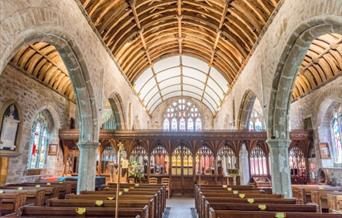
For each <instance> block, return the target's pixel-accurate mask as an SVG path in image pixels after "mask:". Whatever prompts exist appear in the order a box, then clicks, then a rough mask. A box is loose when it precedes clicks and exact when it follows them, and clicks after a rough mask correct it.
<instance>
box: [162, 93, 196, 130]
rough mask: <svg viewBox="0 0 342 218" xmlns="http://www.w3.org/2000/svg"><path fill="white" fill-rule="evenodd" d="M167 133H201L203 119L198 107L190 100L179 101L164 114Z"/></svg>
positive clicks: (172, 104) (164, 127) (164, 125)
mask: <svg viewBox="0 0 342 218" xmlns="http://www.w3.org/2000/svg"><path fill="white" fill-rule="evenodd" d="M163 129H164V130H165V131H170V130H171V131H194V130H195V131H200V130H202V118H201V114H200V111H199V109H198V108H197V106H196V105H195V104H194V103H192V102H191V101H189V100H186V99H178V100H175V101H173V102H172V103H171V105H170V106H169V107H168V108H167V109H166V110H165V112H164V121H163Z"/></svg>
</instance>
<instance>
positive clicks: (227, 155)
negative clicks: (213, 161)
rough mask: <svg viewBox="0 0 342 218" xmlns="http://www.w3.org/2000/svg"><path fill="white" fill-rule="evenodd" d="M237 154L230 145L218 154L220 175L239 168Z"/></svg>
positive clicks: (225, 174)
mask: <svg viewBox="0 0 342 218" xmlns="http://www.w3.org/2000/svg"><path fill="white" fill-rule="evenodd" d="M236 160H237V159H236V156H235V153H234V151H233V149H231V148H230V147H229V146H224V147H222V148H221V149H220V150H219V152H218V155H217V168H218V173H219V174H220V175H224V176H227V175H228V174H229V170H230V169H237V165H236V164H237V163H236Z"/></svg>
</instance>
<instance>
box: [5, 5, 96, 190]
mask: <svg viewBox="0 0 342 218" xmlns="http://www.w3.org/2000/svg"><path fill="white" fill-rule="evenodd" d="M51 11H52V10H51V9H46V10H45V9H37V8H35V9H27V11H20V13H19V12H15V13H14V14H12V15H11V16H10V17H8V18H7V19H6V18H5V19H4V20H2V22H1V23H0V29H3V28H4V29H8V30H9V31H1V34H0V41H1V42H3V43H2V44H0V53H1V54H2V55H1V56H0V73H2V72H3V70H4V68H5V66H6V65H7V63H8V62H9V60H10V59H11V58H12V57H13V56H14V54H15V52H16V51H17V50H18V49H19V48H20V47H21V46H24V45H25V44H29V43H35V42H41V41H44V42H47V43H49V44H51V45H53V46H54V47H55V48H56V49H57V51H58V52H59V54H60V56H61V58H62V60H63V62H64V64H65V66H66V68H67V69H68V73H69V77H70V79H71V82H72V84H73V88H74V92H75V94H76V102H77V109H78V114H79V117H80V119H79V124H80V125H79V128H80V134H79V146H81V147H82V149H80V151H81V152H80V160H79V162H80V164H79V169H80V170H79V177H78V191H81V190H93V189H94V188H95V180H93V177H95V174H96V166H95V164H94V163H95V158H96V157H95V155H94V154H93V153H94V152H93V150H94V149H96V147H97V144H98V138H99V128H98V119H97V105H96V99H95V94H94V90H93V87H92V81H91V80H90V77H89V71H88V69H87V65H86V63H85V61H84V58H83V55H82V52H81V50H80V49H79V48H78V47H77V45H76V44H75V42H74V40H73V37H72V36H71V35H69V34H68V33H66V32H63V31H60V28H58V27H59V26H60V25H62V24H63V22H65V21H63V20H62V19H61V17H60V16H59V15H58V14H56V13H55V12H51ZM43 14H44V15H46V18H45V19H39V18H38V17H41V16H43ZM31 16H32V17H37V18H36V19H34V18H31ZM48 18H51V20H48ZM15 24H18V26H17V27H16V28H14V26H16V25H15ZM3 45H6V46H3ZM92 161H94V163H90V162H92Z"/></svg>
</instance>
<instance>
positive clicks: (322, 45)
mask: <svg viewBox="0 0 342 218" xmlns="http://www.w3.org/2000/svg"><path fill="white" fill-rule="evenodd" d="M341 74H342V35H339V34H336V33H332V34H325V35H322V36H320V37H318V38H317V39H315V40H313V42H312V44H311V45H310V47H309V49H308V52H307V53H306V55H305V57H304V60H303V62H302V64H301V65H300V67H299V72H298V74H297V78H296V80H295V84H294V88H293V92H292V99H293V100H297V99H299V98H300V97H303V96H305V95H306V94H308V93H309V92H310V91H311V90H313V89H316V88H318V87H320V86H322V85H324V84H326V83H327V82H329V81H331V80H332V79H334V78H336V77H337V76H339V75H341Z"/></svg>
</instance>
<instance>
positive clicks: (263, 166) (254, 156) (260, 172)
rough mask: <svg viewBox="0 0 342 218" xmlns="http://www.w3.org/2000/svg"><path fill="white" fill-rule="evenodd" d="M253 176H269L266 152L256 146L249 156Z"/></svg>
mask: <svg viewBox="0 0 342 218" xmlns="http://www.w3.org/2000/svg"><path fill="white" fill-rule="evenodd" d="M249 162H250V170H251V176H266V175H268V169H267V158H266V154H265V152H264V151H263V150H262V149H261V147H259V146H255V147H254V148H253V149H252V151H251V153H250V156H249Z"/></svg>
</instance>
